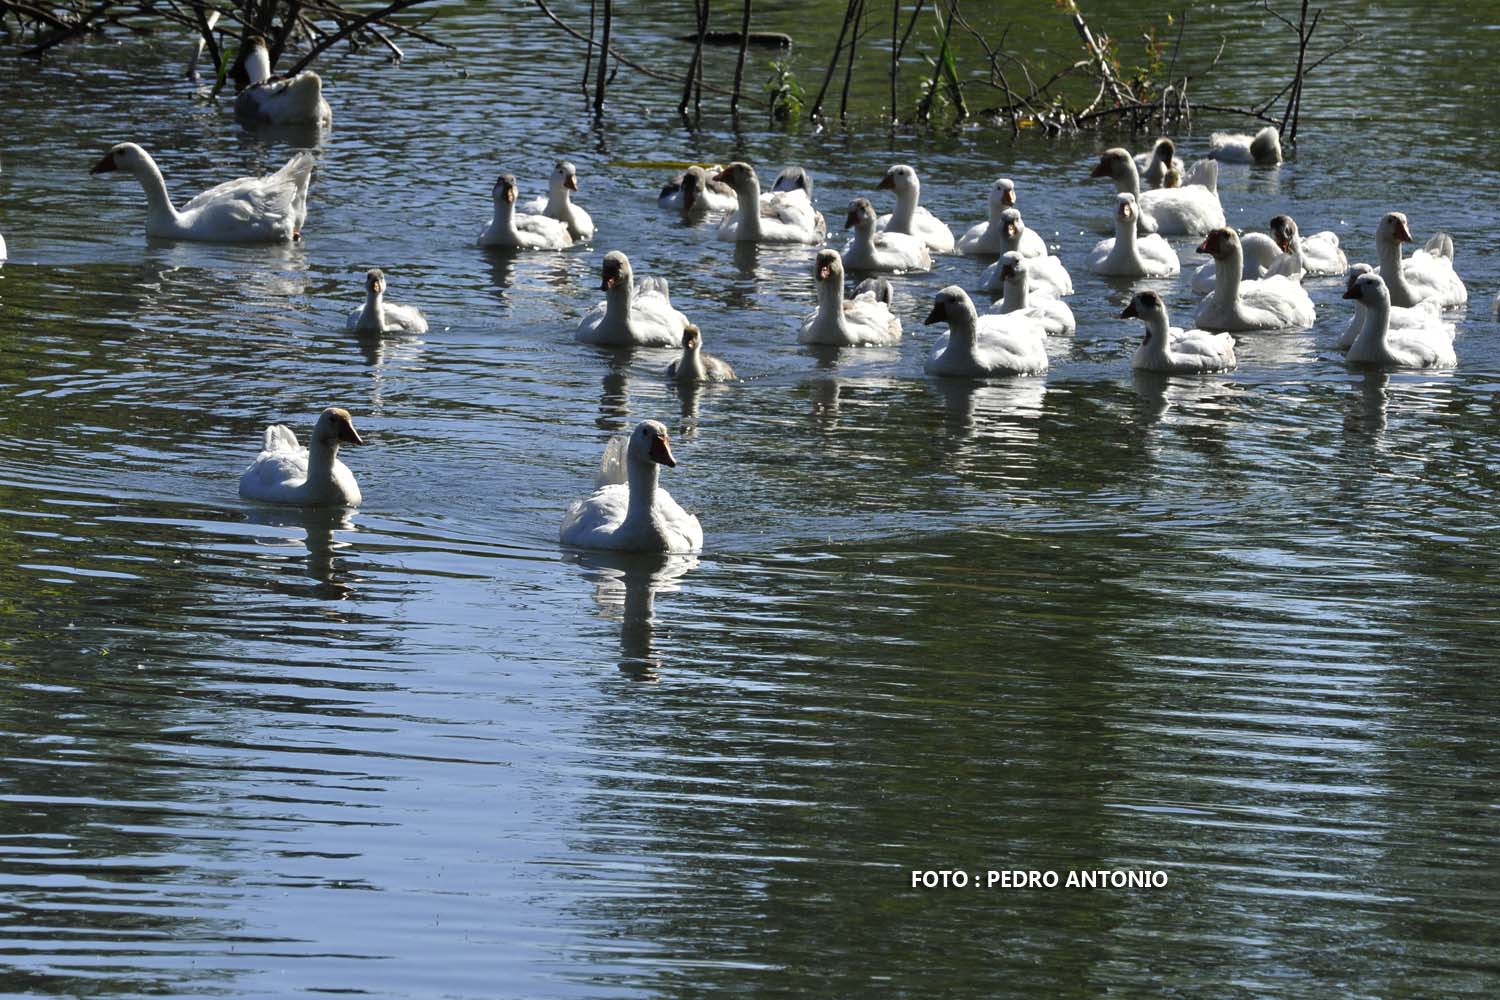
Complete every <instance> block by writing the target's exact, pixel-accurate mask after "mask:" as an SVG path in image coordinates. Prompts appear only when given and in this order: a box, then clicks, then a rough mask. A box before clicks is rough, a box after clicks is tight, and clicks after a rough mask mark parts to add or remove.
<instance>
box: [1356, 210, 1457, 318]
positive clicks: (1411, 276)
mask: <svg viewBox="0 0 1500 1000" xmlns="http://www.w3.org/2000/svg"><path fill="white" fill-rule="evenodd" d="M1411 241H1412V240H1411V230H1410V229H1408V228H1407V226H1406V215H1405V213H1403V212H1387V213H1386V214H1385V216H1384V217H1383V218H1381V220H1380V223H1379V225H1377V226H1376V227H1375V253H1376V256H1377V257H1378V258H1379V259H1380V267H1379V269H1378V271H1377V272H1376V273H1378V274H1379V275H1380V276H1381V277H1382V278H1384V279H1385V284H1386V289H1387V292H1388V294H1389V296H1390V300H1391V304H1392V305H1398V306H1408V307H1409V306H1413V305H1416V304H1417V303H1418V302H1423V301H1426V300H1428V299H1430V300H1432V301H1433V302H1435V303H1437V306H1438V308H1439V309H1455V308H1457V307H1459V306H1461V305H1463V304H1465V303H1466V302H1468V301H1469V290H1468V289H1467V288H1465V287H1464V283H1463V281H1461V280H1460V279H1459V277H1458V274H1457V273H1455V272H1454V270H1453V241H1452V240H1451V239H1449V238H1448V235H1447V234H1446V233H1436V234H1434V235H1433V237H1432V239H1430V240H1428V241H1427V246H1426V247H1425V248H1423V249H1421V250H1418V251H1417V252H1416V253H1414V254H1412V255H1411V256H1410V257H1408V258H1407V259H1406V260H1402V259H1401V244H1403V243H1410V242H1411Z"/></svg>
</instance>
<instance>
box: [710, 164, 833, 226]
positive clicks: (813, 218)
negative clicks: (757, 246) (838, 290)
mask: <svg viewBox="0 0 1500 1000" xmlns="http://www.w3.org/2000/svg"><path fill="white" fill-rule="evenodd" d="M782 173H783V175H785V174H786V171H783V172H782ZM803 176H805V173H804V175H803ZM714 180H716V181H719V182H720V183H723V184H728V185H729V186H730V187H731V188H733V189H734V194H735V198H736V199H737V201H738V205H739V207H738V208H737V209H736V210H735V212H734V213H733V214H732V215H729V216H727V217H726V218H725V219H724V221H723V222H721V223H719V239H721V240H728V241H730V242H748V243H809V244H817V243H822V242H823V237H824V236H825V235H826V234H827V232H828V223H827V222H825V221H824V219H823V213H821V212H819V211H817V210H816V209H814V208H813V205H812V198H811V196H810V195H809V194H808V189H807V188H806V187H802V186H797V187H794V188H792V189H790V190H783V191H772V192H771V193H770V196H769V197H767V198H765V199H764V200H763V199H762V198H761V193H760V178H758V177H756V176H755V170H754V168H753V167H751V166H750V165H749V164H748V163H731V164H730V165H729V166H727V167H725V168H724V169H723V170H721V171H720V172H719V173H718V175H717V176H715V177H714Z"/></svg>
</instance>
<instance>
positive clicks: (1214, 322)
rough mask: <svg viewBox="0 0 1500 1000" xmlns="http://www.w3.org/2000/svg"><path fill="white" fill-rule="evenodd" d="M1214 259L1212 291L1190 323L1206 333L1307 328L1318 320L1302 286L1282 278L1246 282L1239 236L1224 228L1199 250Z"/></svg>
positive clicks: (1270, 276)
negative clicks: (1208, 331) (1214, 268)
mask: <svg viewBox="0 0 1500 1000" xmlns="http://www.w3.org/2000/svg"><path fill="white" fill-rule="evenodd" d="M1198 252H1199V253H1206V254H1209V255H1210V256H1212V257H1213V259H1214V264H1215V266H1216V268H1217V272H1216V274H1215V277H1214V290H1213V291H1212V292H1209V293H1208V296H1207V297H1206V298H1205V299H1204V300H1203V302H1202V303H1201V304H1199V306H1198V312H1197V314H1196V315H1195V316H1194V317H1193V322H1194V323H1195V324H1196V325H1197V326H1199V327H1201V328H1203V329H1205V330H1288V329H1298V330H1300V329H1306V328H1307V327H1310V326H1312V325H1313V322H1314V320H1315V319H1316V317H1315V315H1314V313H1313V304H1312V299H1310V298H1309V297H1308V295H1307V292H1305V291H1304V290H1303V289H1302V285H1301V283H1300V282H1298V281H1297V280H1295V279H1293V278H1289V277H1287V276H1286V275H1284V274H1271V275H1267V276H1266V277H1264V278H1261V279H1259V280H1256V281H1246V280H1244V274H1243V268H1244V253H1243V251H1242V250H1241V249H1240V236H1239V234H1238V233H1236V232H1235V231H1234V230H1233V229H1230V228H1229V227H1228V226H1223V227H1220V228H1219V229H1215V230H1214V231H1213V232H1211V233H1209V234H1208V236H1206V237H1205V238H1204V240H1203V242H1202V243H1201V244H1199V245H1198Z"/></svg>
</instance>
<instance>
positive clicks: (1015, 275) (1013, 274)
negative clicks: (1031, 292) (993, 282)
mask: <svg viewBox="0 0 1500 1000" xmlns="http://www.w3.org/2000/svg"><path fill="white" fill-rule="evenodd" d="M1027 270H1028V265H1027V264H1026V258H1025V257H1022V256H1021V255H1020V254H1019V253H1017V252H1016V251H1014V250H1007V251H1006V252H1005V253H1003V254H1001V256H1000V280H1002V281H1004V282H1005V287H1006V294H1007V295H1009V294H1010V288H1011V286H1013V285H1014V286H1017V287H1019V288H1025V287H1026V272H1027Z"/></svg>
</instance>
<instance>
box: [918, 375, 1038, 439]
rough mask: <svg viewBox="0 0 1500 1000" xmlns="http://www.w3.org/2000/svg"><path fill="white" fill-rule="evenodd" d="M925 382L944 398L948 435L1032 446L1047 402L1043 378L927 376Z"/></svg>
mask: <svg viewBox="0 0 1500 1000" xmlns="http://www.w3.org/2000/svg"><path fill="white" fill-rule="evenodd" d="M926 385H927V391H929V392H931V393H933V394H935V395H937V396H939V397H940V398H941V399H942V401H943V410H944V415H945V420H944V423H945V425H946V427H947V431H948V436H949V437H950V438H952V439H954V440H956V441H968V440H970V439H979V440H983V441H985V442H986V443H987V444H993V443H997V442H998V443H1012V444H1016V445H1020V446H1023V447H1025V448H1028V449H1030V448H1033V447H1035V445H1036V443H1037V435H1038V425H1039V423H1040V421H1041V416H1042V407H1043V406H1044V405H1045V403H1046V401H1047V383H1046V380H1044V379H1039V378H1012V379H1003V380H995V381H984V380H981V379H962V378H935V379H928V380H927V382H926Z"/></svg>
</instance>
